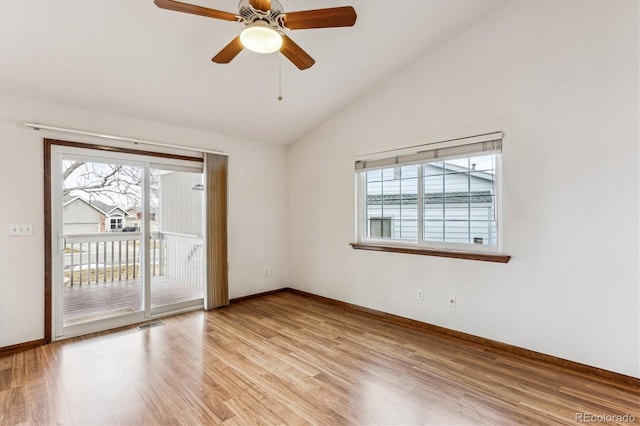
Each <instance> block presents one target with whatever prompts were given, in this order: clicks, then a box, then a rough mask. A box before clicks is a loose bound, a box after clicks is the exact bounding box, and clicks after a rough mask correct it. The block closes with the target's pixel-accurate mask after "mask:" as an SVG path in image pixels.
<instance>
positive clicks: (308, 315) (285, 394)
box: [0, 292, 640, 425]
mask: <svg viewBox="0 0 640 426" xmlns="http://www.w3.org/2000/svg"><path fill="white" fill-rule="evenodd" d="M165 321H166V325H164V326H160V327H155V328H150V329H146V330H142V331H139V330H137V329H135V328H127V329H121V330H117V331H114V332H109V333H101V334H99V335H92V336H87V337H83V338H77V339H73V340H68V341H63V342H57V343H53V344H50V345H47V346H43V347H39V348H36V349H31V350H27V351H22V352H17V353H14V354H10V355H5V356H0V424H2V425H6V424H18V423H26V424H82V425H84V424H140V425H143V424H144V425H147V424H220V423H225V424H230V425H248V424H290V425H297V424H321V425H334V424H335V425H343V424H359V425H369V424H456V425H457V424H492V425H513V424H527V425H528V424H554V425H555V424H575V423H576V414H577V413H590V414H592V415H594V416H602V415H608V416H614V415H625V414H628V415H631V416H635V419H636V420H635V421H636V424H638V423H640V409H639V398H640V393H639V392H640V390H639V389H638V388H637V387H633V386H631V385H624V384H613V383H610V382H607V381H606V380H603V379H599V378H596V377H588V376H585V375H583V374H578V373H573V372H570V371H568V370H564V369H562V368H560V367H555V366H549V365H546V364H542V363H538V362H533V361H528V360H526V359H523V358H520V357H517V356H514V355H510V354H508V353H503V352H500V351H498V350H493V349H488V348H486V347H483V346H480V345H478V344H476V343H471V342H467V341H463V340H459V339H455V338H452V337H447V336H443V335H438V334H435V333H429V332H425V331H423V330H419V329H417V328H413V327H411V326H406V325H398V324H393V323H390V322H387V321H384V320H382V319H380V318H375V317H373V316H370V315H368V314H366V313H361V312H354V311H352V310H348V309H344V308H341V307H336V306H332V305H331V304H328V303H325V302H323V301H321V300H316V299H313V298H308V297H304V296H301V295H297V294H293V293H288V292H284V293H278V294H274V295H270V296H265V297H261V298H256V299H250V300H245V301H241V302H238V303H234V304H232V305H231V306H229V307H227V308H224V309H221V310H218V311H215V312H203V311H199V312H192V313H188V314H183V315H179V316H175V317H171V318H167V319H165ZM583 418H584V417H583ZM608 419H614V420H615V418H611V417H610V418H608Z"/></svg>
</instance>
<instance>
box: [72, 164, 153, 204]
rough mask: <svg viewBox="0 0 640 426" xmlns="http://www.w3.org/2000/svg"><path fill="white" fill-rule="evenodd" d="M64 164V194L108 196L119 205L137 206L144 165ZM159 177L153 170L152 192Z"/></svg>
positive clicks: (100, 197) (103, 199) (105, 198)
mask: <svg viewBox="0 0 640 426" xmlns="http://www.w3.org/2000/svg"><path fill="white" fill-rule="evenodd" d="M63 165H64V172H63V178H64V185H63V195H82V194H85V195H87V196H88V198H89V199H92V198H96V199H100V200H102V201H106V200H110V201H111V203H112V204H114V205H120V206H122V204H123V203H126V206H122V207H127V208H128V207H139V206H140V203H141V192H142V191H141V187H142V178H143V173H144V171H143V169H142V168H140V167H133V166H126V165H120V164H108V163H92V162H85V161H68V160H65V161H64V162H63ZM157 184H158V177H157V175H156V174H154V173H152V177H151V187H152V195H153V193H154V192H156V193H157Z"/></svg>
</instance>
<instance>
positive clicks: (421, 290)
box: [418, 289, 424, 300]
mask: <svg viewBox="0 0 640 426" xmlns="http://www.w3.org/2000/svg"><path fill="white" fill-rule="evenodd" d="M418 300H424V290H423V289H420V290H418Z"/></svg>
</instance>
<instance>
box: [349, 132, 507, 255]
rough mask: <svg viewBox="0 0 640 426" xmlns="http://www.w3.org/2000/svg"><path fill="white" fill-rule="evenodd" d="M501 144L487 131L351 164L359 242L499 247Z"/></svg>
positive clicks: (498, 136)
mask: <svg viewBox="0 0 640 426" xmlns="http://www.w3.org/2000/svg"><path fill="white" fill-rule="evenodd" d="M501 149H502V134H501V133H493V134H489V135H483V136H479V137H472V138H465V139H461V140H456V141H448V142H444V143H438V144H430V145H423V146H420V147H413V148H411V149H408V150H402V151H395V155H393V156H391V155H390V153H387V154H386V156H383V157H378V158H374V159H365V160H359V161H357V162H356V174H357V175H358V178H359V179H358V180H357V181H358V200H359V201H358V204H359V205H358V215H359V220H358V224H359V225H358V226H359V232H358V235H359V237H358V239H359V242H367V243H373V244H376V243H377V244H381V245H384V244H389V243H391V244H399V245H412V246H416V245H417V246H424V247H425V248H427V249H428V248H440V249H442V248H444V249H447V248H448V249H458V250H463V251H464V250H467V251H499V242H500V239H499V234H498V232H499V228H500V227H499V223H498V210H499V209H498V201H499V200H498V184H499V165H500V152H501Z"/></svg>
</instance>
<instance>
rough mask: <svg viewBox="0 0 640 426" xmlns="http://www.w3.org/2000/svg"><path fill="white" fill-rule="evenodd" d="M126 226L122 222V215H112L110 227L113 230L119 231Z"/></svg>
mask: <svg viewBox="0 0 640 426" xmlns="http://www.w3.org/2000/svg"><path fill="white" fill-rule="evenodd" d="M122 228H124V226H123V223H122V216H111V217H110V218H109V229H110V230H111V231H118V230H121V229H122Z"/></svg>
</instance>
